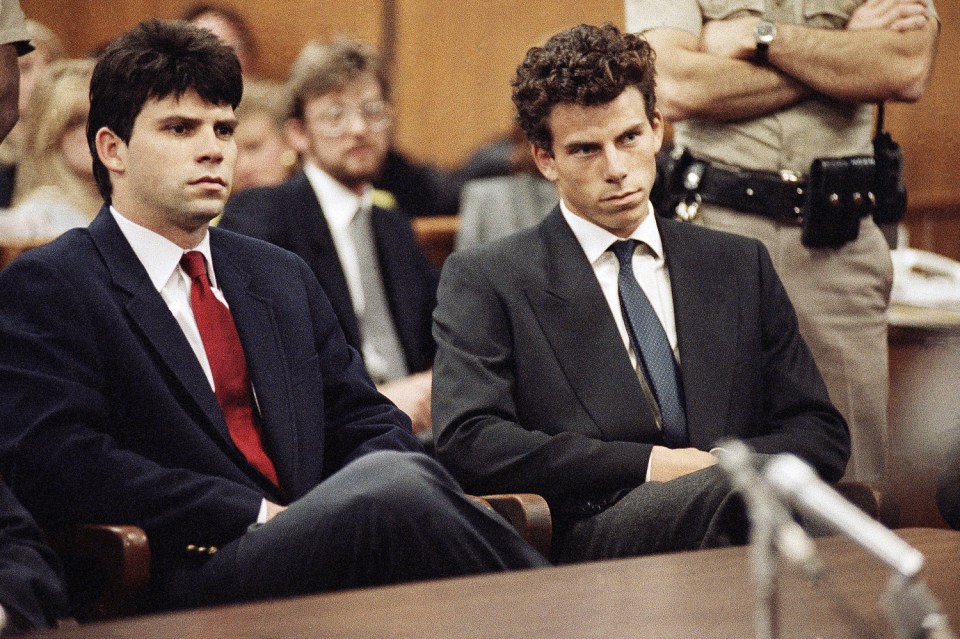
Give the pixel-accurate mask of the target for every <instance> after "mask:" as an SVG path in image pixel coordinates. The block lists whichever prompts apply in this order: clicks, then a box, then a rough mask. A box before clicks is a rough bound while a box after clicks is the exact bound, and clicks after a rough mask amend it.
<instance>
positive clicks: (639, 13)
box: [626, 0, 935, 175]
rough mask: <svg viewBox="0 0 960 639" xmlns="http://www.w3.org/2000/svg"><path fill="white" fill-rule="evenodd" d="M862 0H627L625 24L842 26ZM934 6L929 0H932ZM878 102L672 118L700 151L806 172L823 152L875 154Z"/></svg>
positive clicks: (694, 28) (815, 100) (677, 131)
mask: <svg viewBox="0 0 960 639" xmlns="http://www.w3.org/2000/svg"><path fill="white" fill-rule="evenodd" d="M864 1H865V0H626V17H627V29H628V30H629V31H631V32H645V31H649V30H651V29H656V28H660V27H667V28H673V29H680V30H683V31H688V32H690V33H692V34H694V35H696V36H698V37H699V35H700V30H701V28H702V26H703V24H704V23H705V22H708V21H710V20H725V19H733V18H743V17H749V16H764V17H766V18H767V19H768V20H771V21H773V22H780V23H792V24H801V25H805V26H808V27H814V28H820V29H843V28H844V27H845V25H846V24H847V22H848V21H849V19H850V16H851V14H853V11H854V10H855V9H856V8H857V7H858V6H860V5H861V4H863V2H864ZM927 3H928V5H929V7H930V10H931V12H932V13H933V12H934V11H935V10H934V7H933V3H932V0H927ZM872 139H873V105H872V104H856V103H849V102H839V101H835V100H831V99H828V98H823V97H812V98H809V99H807V100H804V101H802V102H799V103H797V104H794V105H791V106H789V107H786V108H784V109H782V110H780V111H777V112H774V113H770V114H768V115H765V116H761V117H758V118H755V119H753V120H746V121H742V122H710V121H706V120H687V121H684V122H677V123H675V124H674V143H675V144H677V145H680V146H684V147H687V148H689V149H690V150H691V151H692V152H693V153H694V154H695V155H696V156H697V157H698V158H701V159H705V160H709V161H712V162H720V163H722V164H727V165H730V166H735V167H740V168H743V169H750V170H762V171H779V170H782V169H787V170H791V171H796V172H797V173H800V174H803V175H806V174H807V173H808V172H809V170H810V164H811V163H812V162H813V160H814V159H815V158H818V157H834V158H836V157H844V156H848V155H873V146H872V144H871V141H872Z"/></svg>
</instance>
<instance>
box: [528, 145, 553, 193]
mask: <svg viewBox="0 0 960 639" xmlns="http://www.w3.org/2000/svg"><path fill="white" fill-rule="evenodd" d="M530 153H532V154H533V161H534V162H535V163H536V165H537V168H538V169H540V172H541V173H543V177H545V178H547V179H548V180H550V181H551V182H553V183H556V181H557V178H558V177H559V176H558V174H557V168H556V166H555V163H556V159H555V158H554V157H553V153H552V152H550V151H548V150H547V149H544V148H543V147H541V146H538V145H536V144H531V145H530Z"/></svg>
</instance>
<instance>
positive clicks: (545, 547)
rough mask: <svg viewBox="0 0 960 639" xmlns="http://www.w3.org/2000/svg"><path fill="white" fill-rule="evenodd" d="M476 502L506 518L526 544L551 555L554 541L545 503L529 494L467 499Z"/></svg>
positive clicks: (543, 500)
mask: <svg viewBox="0 0 960 639" xmlns="http://www.w3.org/2000/svg"><path fill="white" fill-rule="evenodd" d="M470 498H471V499H473V500H474V501H476V502H477V503H479V504H481V505H483V506H486V507H487V508H490V509H491V510H493V511H495V512H496V513H497V514H499V515H500V516H501V517H503V518H504V519H506V520H507V521H508V522H509V523H510V525H511V526H513V527H514V529H516V531H517V532H518V533H520V536H521V537H523V538H524V539H525V540H526V541H527V543H529V544H530V545H531V546H533V547H534V548H536V549H537V550H538V551H540V554H542V555H543V556H544V557H549V556H550V543H551V541H552V539H553V520H552V519H551V517H550V506H548V505H547V500H546V499H544V498H543V497H541V496H540V495H534V494H532V493H511V494H506V495H484V496H482V497H476V496H472V495H471V496H470Z"/></svg>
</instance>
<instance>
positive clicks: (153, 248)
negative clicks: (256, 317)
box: [110, 206, 217, 291]
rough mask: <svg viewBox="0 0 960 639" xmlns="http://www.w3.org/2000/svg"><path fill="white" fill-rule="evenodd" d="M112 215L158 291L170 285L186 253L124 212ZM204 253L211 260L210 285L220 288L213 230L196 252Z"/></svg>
mask: <svg viewBox="0 0 960 639" xmlns="http://www.w3.org/2000/svg"><path fill="white" fill-rule="evenodd" d="M110 214H111V215H113V219H114V220H116V222H117V225H118V226H119V227H120V232H121V233H123V236H124V237H125V238H127V242H129V243H130V247H131V248H133V252H134V253H135V254H136V255H137V259H139V260H140V263H141V264H143V268H145V269H146V270H147V275H148V276H149V277H150V281H151V282H152V283H153V286H154V288H156V289H157V290H158V291H160V290H162V289H163V287H164V286H166V284H167V282H168V281H169V280H170V277H171V276H172V275H173V273H174V271H175V270H176V269H177V266H178V265H179V264H180V258H181V257H183V254H184V253H185V252H186V251H184V250H183V249H182V248H180V247H179V246H177V245H176V244H174V243H173V242H171V241H170V240H168V239H167V238H165V237H163V236H162V235H160V234H159V233H155V232H153V231H151V230H150V229H148V228H145V227H143V226H140V225H139V224H137V223H136V222H133V221H131V220H130V219H128V218H126V217H124V216H123V214H122V213H120V211H118V210H117V209H115V208H113V206H111V207H110ZM191 250H194V251H200V252H201V253H203V257H204V259H206V261H207V274H208V275H209V277H210V285H211V286H213V287H214V288H216V287H217V277H216V274H214V272H213V258H212V256H211V254H210V231H209V230H208V231H207V232H206V233H204V234H203V239H202V240H200V244H198V245H197V246H196V247H194V248H193V249H191Z"/></svg>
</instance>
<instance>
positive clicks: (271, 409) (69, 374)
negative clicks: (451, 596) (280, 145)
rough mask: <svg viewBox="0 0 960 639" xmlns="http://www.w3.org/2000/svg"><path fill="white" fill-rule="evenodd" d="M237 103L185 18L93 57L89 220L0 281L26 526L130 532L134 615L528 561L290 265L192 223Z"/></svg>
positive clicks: (205, 213) (214, 57) (226, 174)
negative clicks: (136, 601) (29, 516)
mask: <svg viewBox="0 0 960 639" xmlns="http://www.w3.org/2000/svg"><path fill="white" fill-rule="evenodd" d="M241 93H242V80H241V76H240V66H239V63H238V62H237V59H236V56H235V55H234V54H233V52H232V51H231V50H230V49H229V48H227V47H225V46H223V45H222V44H220V43H219V41H218V40H217V39H216V38H215V37H214V36H212V35H211V34H210V33H209V32H206V31H204V30H201V29H197V28H195V27H191V26H188V25H186V24H185V23H177V22H164V21H159V20H153V21H148V22H145V23H143V24H141V25H139V26H138V27H136V28H135V29H133V30H132V31H130V32H129V33H127V34H125V35H123V36H121V37H120V38H118V39H117V40H116V41H114V42H113V43H112V44H111V45H110V46H109V47H108V48H107V49H106V50H105V52H104V54H103V56H102V57H101V59H100V61H99V62H98V64H97V67H96V69H95V71H94V74H93V79H92V81H91V91H90V95H91V108H90V118H89V124H88V129H87V139H88V141H89V143H90V147H91V150H92V152H93V157H94V173H95V175H96V178H97V183H98V185H99V187H100V191H101V194H102V195H103V196H104V199H105V201H106V204H105V205H104V207H103V209H102V210H101V211H100V214H99V216H98V217H97V218H96V219H95V220H94V222H92V223H91V225H90V227H89V228H88V229H78V230H75V231H73V232H71V233H67V234H65V235H64V236H63V237H61V238H60V239H59V240H57V241H56V242H54V243H52V244H50V245H48V246H46V247H43V248H41V249H37V250H35V251H33V252H30V253H28V254H26V255H24V256H22V257H21V258H20V259H19V260H17V261H16V262H14V263H13V264H12V265H11V266H9V267H8V268H7V269H6V270H5V271H4V272H3V273H2V274H0V472H2V474H3V476H4V477H5V478H6V479H7V481H9V483H10V485H11V487H12V488H13V490H14V491H15V492H16V494H17V496H18V497H19V498H20V499H21V500H22V501H23V503H24V504H25V505H26V506H27V507H28V508H29V509H30V510H31V511H32V512H33V513H34V514H35V516H36V518H37V519H38V521H39V522H40V523H41V525H47V526H56V525H62V524H72V523H80V522H105V523H123V522H126V523H133V524H136V525H138V526H141V527H143V528H144V529H145V530H146V531H147V534H148V537H149V539H150V542H151V550H152V552H153V580H152V583H151V586H152V590H153V594H154V598H153V600H154V601H155V602H156V605H157V607H158V608H172V607H184V606H196V605H203V604H217V603H226V602H233V601H243V600H251V599H262V598H269V597H276V596H285V595H296V594H302V593H309V592H318V591H324V590H333V589H338V588H347V587H358V586H367V585H374V584H384V583H392V582H400V581H409V580H413V579H422V578H431V577H442V576H451V575H460V574H469V573H477V572H483V571H488V570H503V569H510V568H522V567H531V566H538V565H542V564H543V563H544V560H543V559H542V557H540V556H539V555H538V554H537V553H536V551H534V550H532V549H531V548H530V547H529V546H527V545H526V544H525V543H524V542H523V541H522V540H521V539H520V538H519V537H517V536H516V535H515V533H514V532H513V531H512V530H511V529H510V528H509V526H507V524H506V523H505V522H503V521H502V520H500V519H498V518H496V517H495V516H491V515H489V514H487V513H486V512H484V511H482V510H481V509H478V508H477V507H475V506H473V505H472V504H471V502H470V501H469V500H468V499H467V498H466V497H465V496H464V495H463V493H462V491H461V490H460V488H459V487H458V486H457V484H456V483H455V482H454V481H453V480H452V479H451V478H450V476H449V475H448V474H447V473H446V472H445V471H444V470H443V469H442V468H441V467H440V466H439V465H438V464H437V463H436V462H434V461H433V460H432V459H430V458H429V457H427V456H426V455H424V454H422V452H421V450H420V447H419V444H418V443H417V440H416V439H415V438H414V437H413V435H412V432H411V429H410V420H409V419H408V418H407V417H406V416H405V415H404V414H403V413H401V412H400V411H399V410H398V409H397V408H396V407H395V406H393V405H392V404H391V403H390V402H389V401H387V400H386V399H385V398H384V397H383V396H382V395H380V394H379V393H378V392H377V391H376V388H375V387H374V385H373V383H372V382H371V381H370V378H369V377H368V376H367V374H366V373H365V372H364V368H363V363H362V361H361V359H360V357H359V355H358V354H357V352H356V351H355V350H354V349H352V348H350V347H349V346H348V345H347V343H346V341H345V339H344V336H343V333H342V331H341V329H340V328H339V324H338V323H337V318H336V316H335V315H334V313H333V311H332V309H331V307H330V304H329V302H328V300H327V298H326V297H325V296H324V294H323V292H322V291H321V289H320V286H319V284H318V283H317V280H316V279H315V277H314V276H313V274H312V273H311V272H310V270H309V268H308V267H307V265H306V264H305V263H304V262H303V261H302V260H300V259H299V258H297V257H296V256H294V255H293V254H291V253H288V252H286V251H284V250H281V249H278V248H276V247H273V246H271V245H269V244H267V243H265V242H260V241H257V240H253V239H250V238H245V237H242V236H239V235H236V234H233V233H230V232H227V231H223V230H220V229H210V228H209V222H210V220H212V219H213V218H215V217H216V216H217V215H219V214H220V213H221V211H222V209H223V206H224V203H225V202H226V200H227V197H228V196H229V193H230V186H231V179H232V173H233V166H234V162H235V160H236V145H235V142H234V140H233V131H234V127H235V125H236V119H235V117H234V114H233V110H234V107H235V106H236V105H237V103H238V102H239V101H240V96H241Z"/></svg>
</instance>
